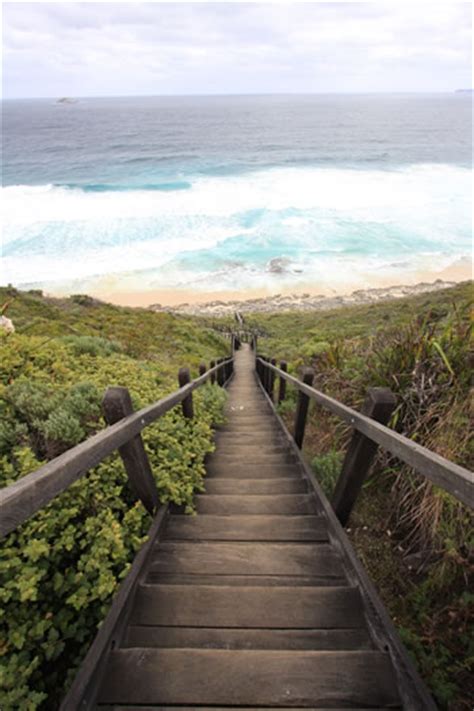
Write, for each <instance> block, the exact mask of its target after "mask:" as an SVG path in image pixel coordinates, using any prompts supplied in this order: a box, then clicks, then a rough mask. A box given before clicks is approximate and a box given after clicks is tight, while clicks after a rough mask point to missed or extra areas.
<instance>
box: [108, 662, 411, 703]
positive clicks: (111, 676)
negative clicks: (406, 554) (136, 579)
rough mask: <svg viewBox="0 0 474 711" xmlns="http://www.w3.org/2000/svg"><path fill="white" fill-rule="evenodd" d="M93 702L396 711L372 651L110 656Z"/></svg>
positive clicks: (391, 688)
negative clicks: (383, 710) (388, 709)
mask: <svg viewBox="0 0 474 711" xmlns="http://www.w3.org/2000/svg"><path fill="white" fill-rule="evenodd" d="M229 671H231V673H229ZM183 680H186V681H185V683H183ZM99 698H100V701H102V702H108V703H111V702H112V703H114V702H116V703H140V704H150V703H151V704H153V703H160V704H173V705H176V704H191V705H202V704H212V705H216V704H224V705H228V704H235V703H236V702H237V701H238V703H239V704H240V705H242V706H250V705H255V704H260V705H265V704H266V705H272V706H303V707H307V706H317V705H318V704H319V705H321V706H328V705H329V706H338V705H341V706H346V707H347V706H349V707H350V706H357V705H359V706H376V705H379V706H390V705H392V706H393V705H397V704H399V697H398V694H397V690H396V685H395V680H394V675H393V670H392V667H391V664H390V658H389V656H388V654H382V653H380V652H374V651H363V652H309V651H304V652H288V651H283V652H277V651H254V650H245V651H241V650H237V651H236V650H232V651H231V650H194V649H187V650H175V649H167V650H159V649H123V650H119V651H117V652H114V653H113V655H112V658H111V663H110V665H109V667H108V669H107V674H106V677H105V680H104V684H103V687H102V689H101V692H100V697H99Z"/></svg>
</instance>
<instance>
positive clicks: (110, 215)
mask: <svg viewBox="0 0 474 711" xmlns="http://www.w3.org/2000/svg"><path fill="white" fill-rule="evenodd" d="M471 181H472V178H471V175H470V171H469V170H467V169H464V168H461V167H456V166H451V165H413V166H407V167H404V168H399V169H396V170H349V169H339V168H314V167H313V168H274V169H268V170H262V171H255V172H253V173H247V174H240V175H233V176H225V177H203V176H195V177H194V179H193V178H191V179H190V182H191V183H192V187H191V188H190V189H188V190H177V191H175V192H172V191H166V192H164V191H163V192H162V191H158V190H133V191H132V190H131V191H121V192H114V191H110V192H96V193H95V192H86V191H83V190H81V189H79V188H64V187H55V186H52V185H41V186H21V185H20V186H10V187H5V188H3V189H2V198H3V205H4V208H3V235H4V259H3V271H2V281H3V282H4V283H5V282H7V281H9V282H12V283H15V284H24V283H40V284H41V283H46V282H48V283H50V282H55V281H61V282H65V281H67V280H68V279H69V280H73V279H86V278H88V277H91V276H92V275H105V274H109V273H112V272H113V273H120V272H131V271H140V270H158V271H157V275H155V276H154V277H153V279H154V280H155V282H156V281H158V282H159V283H160V284H163V285H167V286H174V285H177V284H187V285H189V286H192V285H193V284H196V285H198V284H206V289H207V290H210V289H212V288H222V287H223V286H224V285H225V286H226V287H227V288H229V284H231V286H232V288H234V289H236V288H249V287H253V286H255V285H259V283H260V284H261V281H262V279H263V280H264V281H265V283H267V284H276V283H282V284H286V283H288V284H290V283H296V282H297V281H298V280H304V281H308V278H311V279H312V280H317V279H322V278H324V279H326V280H327V279H328V275H332V276H331V278H332V279H333V280H334V283H335V284H336V283H337V282H339V280H340V279H341V278H342V279H345V278H347V274H349V273H352V274H353V273H354V271H357V270H359V271H361V270H363V271H364V273H366V272H367V271H377V270H378V271H380V270H393V269H395V268H398V269H401V267H400V266H399V267H394V266H393V265H394V264H397V263H398V264H400V263H403V262H405V263H406V262H407V260H408V262H409V263H410V264H411V265H413V266H415V264H419V263H421V262H422V261H423V259H428V260H430V259H431V260H435V261H437V263H438V264H439V265H441V264H443V265H444V264H448V263H450V262H452V261H454V260H455V259H457V258H459V257H460V256H462V255H464V254H466V253H468V251H469V243H470V236H471V225H470V211H471V198H470V196H471V187H472V185H471ZM430 255H431V256H430ZM433 255H435V256H433ZM283 257H284V258H287V259H289V260H290V262H289V264H290V267H289V268H288V269H286V270H284V272H283V273H281V272H280V273H278V274H275V273H272V272H271V270H268V269H267V264H268V263H269V262H270V260H271V259H273V258H283ZM183 258H184V261H183ZM291 265H292V266H291Z"/></svg>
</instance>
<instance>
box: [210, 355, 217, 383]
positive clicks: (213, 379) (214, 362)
mask: <svg viewBox="0 0 474 711" xmlns="http://www.w3.org/2000/svg"><path fill="white" fill-rule="evenodd" d="M215 367H216V361H215V360H211V370H212V369H213V368H215ZM215 382H216V374H215V373H211V384H212V385H214V383H215Z"/></svg>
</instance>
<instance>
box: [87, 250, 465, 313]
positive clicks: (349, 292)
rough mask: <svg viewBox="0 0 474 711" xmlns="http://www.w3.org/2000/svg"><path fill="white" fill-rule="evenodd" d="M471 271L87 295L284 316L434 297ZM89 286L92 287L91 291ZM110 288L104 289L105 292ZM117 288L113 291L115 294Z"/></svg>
mask: <svg viewBox="0 0 474 711" xmlns="http://www.w3.org/2000/svg"><path fill="white" fill-rule="evenodd" d="M471 280H472V269H471V265H470V263H469V264H468V263H467V260H462V261H461V260H460V261H458V262H457V263H454V264H452V265H450V266H449V267H447V268H444V269H441V270H438V271H436V272H433V271H432V270H426V271H415V270H414V271H413V272H412V273H411V274H404V275H401V274H400V275H398V279H395V278H392V279H387V277H386V276H385V277H382V276H380V277H377V276H375V275H373V274H372V275H371V278H370V280H369V279H367V281H366V282H365V283H363V284H361V283H360V282H358V281H357V280H354V282H353V283H347V284H345V285H344V288H341V286H340V285H336V284H334V285H329V284H327V283H326V284H324V285H319V286H317V287H315V286H314V284H306V285H304V284H301V285H298V287H293V288H290V287H287V288H286V289H285V288H282V289H280V291H279V292H278V293H276V290H275V291H274V292H273V293H271V292H269V290H268V289H265V288H261V289H253V290H250V289H249V290H245V291H242V290H235V291H207V292H204V291H195V290H191V289H182V290H179V289H160V290H153V291H151V290H146V291H135V290H133V291H132V290H130V291H129V290H123V291H121V290H120V289H119V288H117V287H119V286H120V282H116V283H112V281H108V284H107V286H106V285H104V284H103V285H101V286H102V288H100V287H99V285H98V284H96V285H95V286H96V288H93V287H92V288H90V289H88V290H87V293H89V294H90V295H91V296H94V297H96V298H98V299H100V300H102V301H106V302H108V303H112V304H115V305H117V306H128V307H135V308H137V307H139V308H148V309H151V310H153V311H162V312H170V313H182V314H188V315H227V314H232V313H234V312H235V311H242V312H244V313H250V312H252V311H255V312H268V313H271V312H277V311H284V310H291V309H296V310H312V309H315V310H321V309H330V308H334V307H336V306H340V305H346V304H367V303H373V302H376V301H380V300H384V299H396V298H401V297H403V296H411V295H416V294H420V293H428V292H430V291H438V290H439V289H445V288H448V287H452V286H455V285H456V284H458V283H461V282H466V281H471ZM91 286H92V285H91ZM107 287H108V288H107ZM114 287H115V288H114Z"/></svg>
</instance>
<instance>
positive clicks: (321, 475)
mask: <svg viewBox="0 0 474 711" xmlns="http://www.w3.org/2000/svg"><path fill="white" fill-rule="evenodd" d="M343 458H344V455H343V453H342V452H338V451H336V450H332V451H330V452H327V454H320V455H319V456H317V457H314V458H313V460H312V461H311V466H312V468H313V471H314V473H315V474H316V477H317V479H318V481H319V483H320V485H321V487H322V489H323V491H324V493H325V494H326V496H328V497H329V498H330V497H331V495H332V493H333V491H334V487H335V485H336V482H337V480H338V478H339V474H340V473H341V467H342V461H343Z"/></svg>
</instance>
